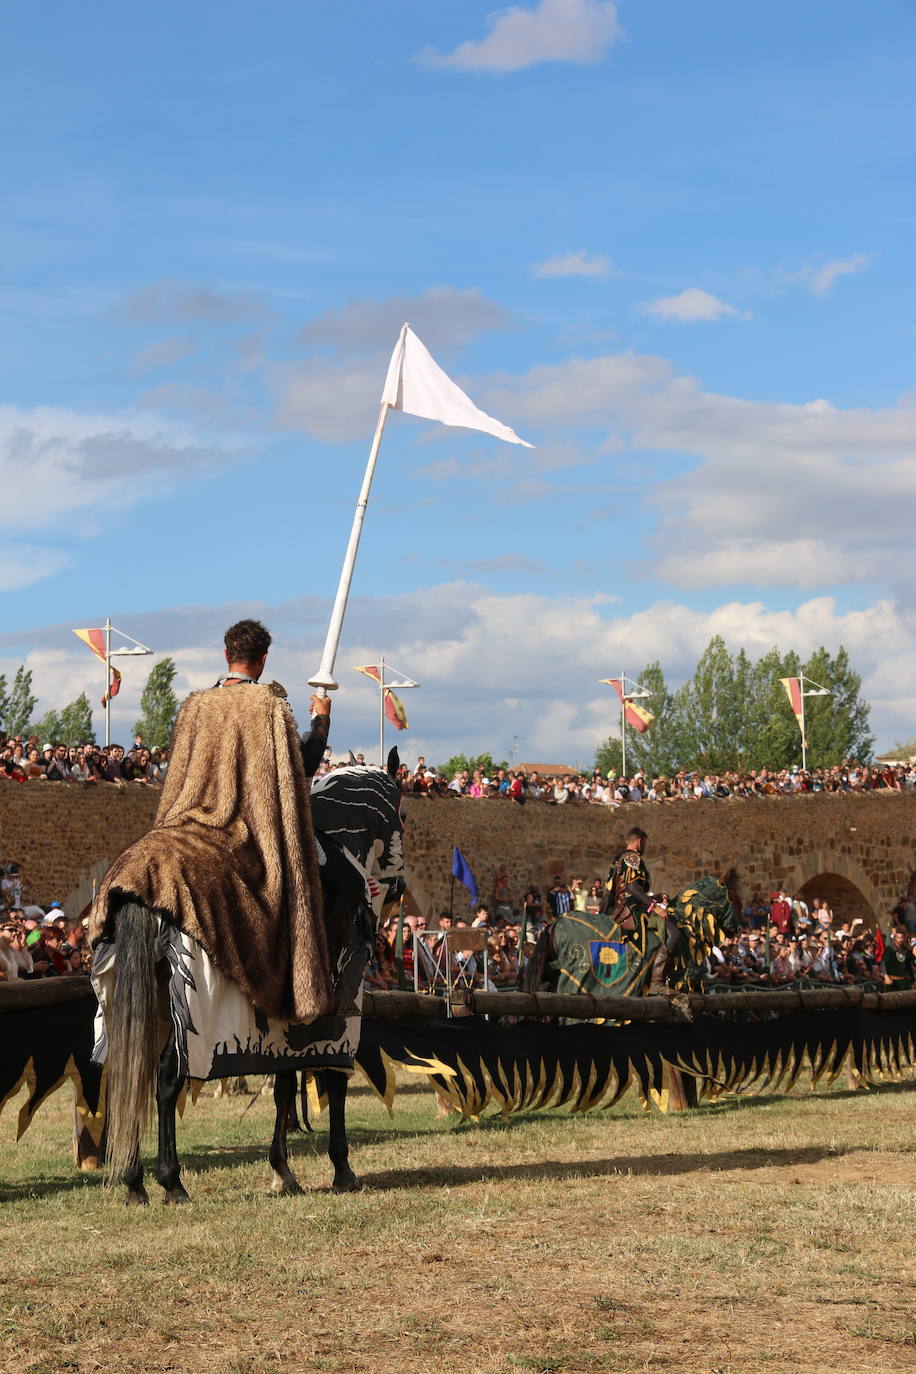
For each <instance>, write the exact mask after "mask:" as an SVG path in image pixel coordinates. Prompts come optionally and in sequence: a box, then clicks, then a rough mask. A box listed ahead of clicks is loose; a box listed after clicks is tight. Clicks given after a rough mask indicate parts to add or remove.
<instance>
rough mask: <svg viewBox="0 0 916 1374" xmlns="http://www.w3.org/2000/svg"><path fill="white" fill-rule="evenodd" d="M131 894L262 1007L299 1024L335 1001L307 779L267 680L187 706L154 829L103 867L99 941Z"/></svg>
mask: <svg viewBox="0 0 916 1374" xmlns="http://www.w3.org/2000/svg"><path fill="white" fill-rule="evenodd" d="M279 691H281V692H282V688H280V689H279ZM125 902H139V903H142V905H144V906H146V907H148V908H149V909H150V910H151V911H154V912H156V913H158V914H159V915H161V916H163V917H164V918H165V919H166V920H168V921H170V922H173V923H174V924H175V925H176V926H179V927H180V928H181V929H182V930H184V931H186V932H187V933H188V934H189V935H191V936H192V937H193V938H194V939H195V940H197V941H198V942H199V943H200V944H201V945H203V947H204V949H205V950H206V952H207V954H208V955H209V956H210V958H211V959H212V961H213V963H214V964H215V965H216V967H217V968H218V969H219V970H220V972H221V973H223V974H225V975H226V976H227V977H228V978H231V979H232V980H233V982H235V983H237V984H238V986H239V988H240V989H241V991H242V992H243V993H244V995H245V997H246V998H247V999H248V1000H249V1001H250V1002H251V1004H252V1006H254V1007H255V1008H256V1009H257V1010H258V1011H261V1012H264V1013H265V1014H266V1015H268V1016H275V1017H281V1018H285V1019H289V1020H292V1021H297V1022H305V1021H311V1020H313V1019H314V1018H315V1017H317V1016H322V1015H326V1014H328V1013H329V1012H330V1011H332V1010H333V996H332V990H331V973H330V967H329V962H328V950H327V940H326V935H325V927H324V920H323V914H322V908H321V886H320V882H319V878H318V865H317V861H316V854H315V839H314V835H313V832H312V822H311V811H310V807H309V781H308V778H307V777H306V776H305V770H304V768H303V764H302V756H301V753H300V748H299V734H298V730H297V727H296V722H295V719H294V717H293V713H292V711H291V710H290V708H289V706H288V705H287V703H286V702H285V701H283V700H282V699H281V698H280V696H278V695H275V693H274V691H273V690H272V689H271V687H268V686H260V685H258V684H246V685H244V686H236V687H214V688H210V689H208V690H207V691H202V692H194V693H192V695H191V696H189V697H188V699H187V700H186V701H185V703H184V705H183V706H182V708H181V710H180V712H179V714H178V719H177V720H176V722H175V730H174V734H173V737H172V752H171V759H170V762H169V770H168V773H167V774H166V780H165V783H164V785H163V789H162V798H161V800H160V802H159V808H158V810H157V812H156V819H155V821H154V823H153V828H152V830H149V831H148V832H147V833H146V834H145V835H144V836H142V837H141V838H140V839H139V840H137V841H136V843H135V844H132V845H130V846H129V848H127V849H125V850H124V852H123V854H121V855H120V857H119V858H118V859H116V860H115V862H114V863H113V864H112V866H111V868H110V869H109V870H108V873H107V874H106V875H105V878H104V880H103V882H102V885H101V887H100V889H99V892H98V895H97V897H96V901H95V905H94V907H93V912H92V920H91V925H90V938H91V939H92V941H93V943H95V941H96V940H98V939H99V938H104V939H105V940H113V939H114V938H115V936H116V929H117V914H118V910H119V909H120V907H122V906H123V905H124V903H125Z"/></svg>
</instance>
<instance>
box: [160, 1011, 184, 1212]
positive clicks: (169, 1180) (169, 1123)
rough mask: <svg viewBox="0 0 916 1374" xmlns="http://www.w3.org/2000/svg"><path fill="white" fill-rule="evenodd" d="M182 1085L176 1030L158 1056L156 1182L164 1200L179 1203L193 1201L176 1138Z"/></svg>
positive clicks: (174, 1203)
mask: <svg viewBox="0 0 916 1374" xmlns="http://www.w3.org/2000/svg"><path fill="white" fill-rule="evenodd" d="M181 1084H182V1079H181V1075H180V1074H179V1072H178V1051H177V1050H176V1048H175V1032H174V1030H173V1031H172V1032H171V1034H170V1035H169V1040H168V1044H167V1045H166V1047H165V1049H164V1050H163V1051H162V1054H161V1056H160V1058H159V1075H158V1078H157V1080H156V1105H157V1107H158V1108H159V1156H158V1158H157V1160H156V1182H157V1183H160V1184H161V1185H162V1187H163V1188H164V1189H165V1202H166V1203H170V1204H173V1205H176V1206H177V1205H179V1204H181V1203H184V1202H190V1201H191V1199H190V1198H189V1197H188V1195H187V1193H186V1192H185V1190H184V1186H183V1184H182V1182H181V1178H180V1172H181V1165H180V1164H179V1163H178V1144H177V1141H176V1138H175V1109H176V1107H177V1105H178V1097H179V1094H180V1093H181Z"/></svg>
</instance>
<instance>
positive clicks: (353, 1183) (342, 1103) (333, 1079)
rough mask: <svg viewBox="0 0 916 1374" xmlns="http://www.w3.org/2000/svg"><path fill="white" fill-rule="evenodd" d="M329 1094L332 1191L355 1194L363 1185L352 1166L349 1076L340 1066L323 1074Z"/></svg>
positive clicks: (329, 1149) (329, 1150) (329, 1145)
mask: <svg viewBox="0 0 916 1374" xmlns="http://www.w3.org/2000/svg"><path fill="white" fill-rule="evenodd" d="M324 1078H325V1085H326V1089H327V1094H328V1119H329V1135H328V1156H329V1158H330V1160H331V1163H332V1164H333V1165H334V1182H333V1183H332V1184H331V1192H332V1193H356V1192H358V1191H359V1189H360V1188H362V1186H363V1185H362V1184H361V1183H360V1181H359V1179H358V1178H357V1177H356V1175H355V1174H354V1172H353V1170H352V1169H351V1168H350V1147H349V1145H348V1144H347V1083H348V1081H349V1076H348V1075H347V1074H345V1073H341V1072H340V1070H339V1069H328V1070H326V1072H325V1075H324Z"/></svg>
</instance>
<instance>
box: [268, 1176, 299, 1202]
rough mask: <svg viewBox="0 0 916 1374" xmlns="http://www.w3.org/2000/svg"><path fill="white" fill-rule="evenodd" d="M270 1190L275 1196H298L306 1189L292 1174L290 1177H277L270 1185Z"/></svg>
mask: <svg viewBox="0 0 916 1374" xmlns="http://www.w3.org/2000/svg"><path fill="white" fill-rule="evenodd" d="M270 1191H271V1192H272V1193H273V1194H274V1196H275V1197H298V1196H299V1195H300V1194H301V1193H304V1192H305V1189H304V1188H303V1187H302V1185H301V1184H300V1183H299V1182H298V1181H297V1180H296V1179H295V1178H293V1176H292V1174H290V1176H289V1177H288V1178H275V1179H274V1181H273V1183H272V1184H271V1185H270Z"/></svg>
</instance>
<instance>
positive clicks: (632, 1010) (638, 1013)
mask: <svg viewBox="0 0 916 1374" xmlns="http://www.w3.org/2000/svg"><path fill="white" fill-rule="evenodd" d="M462 994H463V1004H462V1003H460V1002H458V1001H457V999H455V998H453V1003H452V1005H453V1009H454V1010H459V1009H460V1010H461V1011H464V1012H465V1014H472V1013H476V1014H477V1015H478V1016H524V1017H527V1016H534V1017H538V1016H560V1017H565V1018H567V1019H569V1020H572V1021H594V1020H605V1021H683V1020H685V1019H689V1018H692V1017H694V1016H708V1015H715V1014H716V1013H719V1012H732V1011H741V1012H748V1011H753V1012H762V1011H782V1012H797V1011H836V1010H839V1009H840V1008H842V1007H847V1008H861V1009H862V1010H863V1011H898V1010H903V1009H912V1010H916V989H914V990H912V991H908V992H865V991H864V990H863V989H862V988H860V987H856V986H855V984H847V985H846V986H844V987H825V988H804V989H800V990H799V989H792V990H786V991H782V992H780V991H778V990H775V989H774V990H773V991H772V992H769V991H767V992H720V993H715V994H713V995H712V996H707V995H706V994H703V993H690V994H684V995H681V994H679V995H677V996H676V997H611V996H608V997H592V996H591V995H590V994H589V993H585V992H580V993H558V992H510V991H500V992H478V991H477V990H462ZM84 997H91V998H93V999H94V998H95V993H94V992H93V990H92V984H91V983H90V981H89V979H88V978H84V977H80V976H76V977H73V978H43V979H40V980H32V979H17V980H15V981H13V982H9V983H0V1013H2V1012H5V1011H6V1012H12V1011H20V1010H23V1009H25V1008H27V1007H43V1006H44V1007H48V1006H53V1005H54V1004H55V1003H61V1002H73V1001H78V1000H80V999H81V998H84ZM362 1014H363V1016H377V1017H380V1018H383V1019H384V1020H386V1021H397V1020H400V1019H401V1018H417V1017H425V1018H426V1019H427V1020H430V1021H441V1020H445V1018H446V1016H447V1015H448V1007H447V1005H446V1002H445V998H444V997H433V996H431V995H430V994H428V993H423V992H370V991H369V990H368V989H367V990H366V991H365V992H364V993H363V1007H362Z"/></svg>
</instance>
